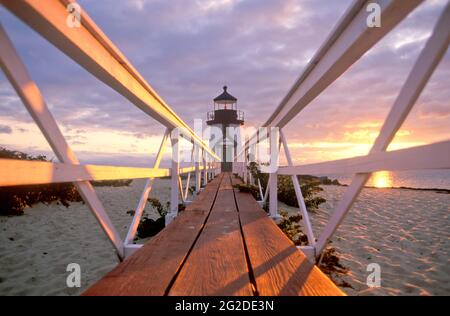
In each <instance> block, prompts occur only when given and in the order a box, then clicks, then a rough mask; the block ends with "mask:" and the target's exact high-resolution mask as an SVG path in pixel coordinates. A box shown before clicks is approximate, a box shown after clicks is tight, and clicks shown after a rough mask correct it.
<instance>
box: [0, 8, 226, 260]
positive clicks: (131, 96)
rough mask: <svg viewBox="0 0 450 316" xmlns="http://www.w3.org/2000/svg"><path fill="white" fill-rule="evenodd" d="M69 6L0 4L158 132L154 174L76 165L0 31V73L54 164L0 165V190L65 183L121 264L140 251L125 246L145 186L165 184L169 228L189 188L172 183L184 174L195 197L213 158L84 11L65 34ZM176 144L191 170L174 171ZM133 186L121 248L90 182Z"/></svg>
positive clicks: (176, 168) (145, 193)
mask: <svg viewBox="0 0 450 316" xmlns="http://www.w3.org/2000/svg"><path fill="white" fill-rule="evenodd" d="M71 2H72V1H68V0H60V1H59V0H47V1H45V4H43V2H42V1H39V0H25V1H13V0H2V1H1V4H2V5H4V6H5V7H6V8H7V9H8V10H9V11H10V12H11V13H13V14H14V15H16V16H17V17H18V18H19V19H21V20H22V21H23V22H25V23H26V24H28V25H29V26H30V27H31V28H33V29H34V30H35V31H37V32H38V33H39V34H40V35H42V36H43V37H44V38H46V39H47V40H48V41H49V42H50V43H52V44H53V45H55V46H56V47H57V48H58V49H59V50H61V51H62V52H64V53H65V54H66V55H67V56H69V57H70V58H72V59H73V60H74V61H75V62H77V63H78V64H79V65H80V66H82V67H83V68H85V69H86V70H87V71H88V72H90V73H91V74H92V75H94V76H95V77H97V78H98V79H99V80H101V81H102V82H104V83H105V84H106V85H108V86H110V87H111V88H113V89H114V90H115V91H117V92H118V93H120V94H121V95H122V96H124V97H125V98H127V99H128V100H129V101H131V103H133V104H134V105H135V106H137V107H138V108H140V109H141V110H142V111H143V112H144V113H146V114H147V115H149V116H151V117H153V118H154V119H156V120H157V121H159V122H160V123H162V124H163V125H164V126H165V127H166V131H165V134H164V136H163V139H162V142H161V145H160V147H159V150H158V153H157V155H156V158H155V163H154V167H153V168H136V167H130V166H127V167H117V166H98V165H80V163H79V161H78V158H77V157H76V155H75V153H74V152H73V151H72V149H71V148H70V146H69V144H68V143H67V141H66V139H65V138H64V136H63V134H62V132H61V130H60V129H59V127H58V124H57V123H56V120H55V119H54V117H53V115H52V114H51V112H50V110H49V108H48V106H47V104H46V102H45V99H44V97H43V96H42V94H41V92H40V90H39V88H38V86H37V85H36V83H35V82H34V81H33V79H32V78H31V76H30V75H29V73H28V70H27V69H26V66H25V64H24V63H23V62H22V61H21V59H20V57H19V55H18V54H17V52H16V50H15V48H14V46H13V44H12V42H11V40H10V39H9V38H8V36H7V34H6V32H5V31H4V29H3V27H2V26H1V24H0V43H1V45H0V46H1V50H0V66H1V68H2V70H3V71H4V72H5V74H6V77H7V79H8V80H9V81H10V82H11V84H12V86H13V87H14V89H15V90H16V92H17V94H18V95H19V97H20V98H21V100H22V102H23V103H24V105H25V107H26V108H27V110H28V112H29V113H30V114H31V116H32V118H33V120H34V121H35V122H36V124H37V125H38V127H39V129H40V130H41V132H42V133H43V134H44V136H45V138H46V140H47V141H48V143H49V145H50V147H51V148H52V150H53V151H54V153H55V154H56V156H57V158H58V160H59V161H60V163H53V162H42V161H20V160H11V159H0V169H1V170H2V179H1V180H0V186H14V185H25V184H42V183H59V182H73V183H74V185H75V186H76V188H77V190H78V192H79V193H80V195H81V197H82V198H83V200H84V201H85V202H86V205H87V206H88V207H89V209H90V210H91V212H92V213H93V215H94V216H95V217H96V219H97V221H98V223H99V224H100V226H101V227H102V229H103V231H104V232H105V234H106V236H107V237H108V239H109V240H110V242H111V243H112V245H113V246H114V248H115V249H116V251H117V254H118V256H119V257H120V258H125V257H126V256H128V255H130V254H131V253H132V252H133V251H135V250H136V249H137V248H138V247H140V246H139V245H134V244H132V241H133V239H134V237H135V235H136V230H137V227H138V224H139V222H140V219H141V217H142V214H143V210H144V208H145V205H146V203H147V199H148V195H149V193H150V191H151V189H152V184H153V180H154V179H155V178H160V177H164V176H170V177H171V191H170V192H171V193H170V194H171V201H170V202H171V207H170V212H169V214H168V215H166V218H165V219H166V223H169V222H170V221H171V219H173V218H174V217H175V216H177V214H178V202H179V195H180V193H181V200H182V201H183V202H187V201H186V197H187V195H188V186H189V181H188V183H187V185H186V189H185V190H184V193H183V188H182V183H181V179H180V175H181V174H184V173H188V174H189V175H188V179H189V180H190V173H191V172H195V176H196V191H197V192H198V191H199V190H200V184H201V181H200V178H201V177H203V179H204V183H205V184H206V183H207V182H208V180H209V179H210V178H211V177H212V176H213V175H214V173H215V172H216V171H217V164H216V163H213V161H220V157H218V156H217V155H216V154H215V153H214V151H213V150H212V149H211V148H209V146H208V145H207V144H206V142H204V141H203V139H202V138H201V136H199V135H197V134H196V133H195V132H194V131H193V130H192V129H191V128H190V127H189V126H188V125H187V124H186V123H185V122H184V121H183V120H182V119H181V118H180V117H178V115H177V114H176V113H175V112H174V111H173V110H172V109H171V108H170V107H169V106H168V105H167V104H166V103H165V102H164V101H163V100H162V99H161V97H160V96H159V95H158V94H157V93H156V92H155V91H154V90H153V89H152V88H151V86H150V85H149V84H148V83H147V82H146V81H145V80H144V79H143V78H142V76H141V75H140V74H139V73H138V72H137V70H136V69H135V68H134V67H133V66H132V65H131V64H130V62H129V61H128V60H127V59H126V58H125V57H124V56H123V55H122V53H121V52H120V51H119V50H118V49H117V47H116V46H114V44H112V42H111V41H110V40H109V39H108V37H106V35H105V34H104V33H103V32H102V31H101V30H100V29H99V28H98V26H97V25H96V24H95V23H94V22H93V21H92V20H91V19H90V18H89V16H88V15H87V13H86V12H85V11H82V12H81V23H80V27H75V28H71V27H69V26H68V25H67V23H66V20H67V16H68V12H67V10H66V8H67V5H68V4H70V3H71ZM169 134H170V139H171V141H172V168H170V169H164V168H159V164H160V161H161V158H162V154H163V151H164V147H165V143H166V141H167V139H168V137H169ZM180 137H184V138H186V139H187V140H189V141H191V143H192V144H193V149H192V150H193V152H194V151H195V159H194V164H195V166H194V167H187V168H180V166H179V161H178V158H179V148H178V141H179V138H180ZM200 150H201V153H200ZM136 178H146V179H147V181H146V184H145V186H144V189H143V192H142V194H141V198H140V200H139V203H138V205H137V207H136V211H135V215H134V216H133V219H132V223H131V225H130V227H129V231H128V233H127V236H126V238H125V240H123V241H122V240H121V237H120V235H119V234H118V231H117V229H116V228H115V226H114V225H113V224H112V221H111V220H110V218H109V216H108V214H107V212H106V210H105V208H104V206H103V204H102V203H101V201H100V199H99V198H98V196H97V194H96V192H95V190H94V188H93V186H92V184H91V183H90V181H93V180H114V179H136ZM178 185H180V188H179V186H178Z"/></svg>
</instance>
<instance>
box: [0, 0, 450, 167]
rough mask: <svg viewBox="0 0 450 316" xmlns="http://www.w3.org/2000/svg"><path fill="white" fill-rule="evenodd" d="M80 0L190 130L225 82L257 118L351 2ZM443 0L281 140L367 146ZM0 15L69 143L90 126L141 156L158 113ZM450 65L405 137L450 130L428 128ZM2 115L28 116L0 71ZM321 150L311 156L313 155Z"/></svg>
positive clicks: (440, 108) (252, 121) (444, 102)
mask: <svg viewBox="0 0 450 316" xmlns="http://www.w3.org/2000/svg"><path fill="white" fill-rule="evenodd" d="M78 2H79V3H80V4H81V6H82V8H83V9H84V10H86V12H87V13H88V14H89V15H90V16H91V18H92V19H93V20H94V21H95V22H96V23H97V24H98V25H99V26H100V28H101V29H102V30H103V31H104V32H105V33H106V34H107V35H108V36H109V37H110V39H111V40H112V41H113V42H114V43H115V44H116V45H117V47H118V48H119V49H120V50H121V51H122V52H123V53H124V55H125V56H127V58H128V59H129V60H130V61H131V62H132V64H133V65H134V66H135V68H136V69H138V70H139V71H140V72H141V74H142V75H143V77H144V78H146V80H147V81H148V82H149V83H150V84H151V85H152V87H153V88H154V89H155V90H156V91H157V92H158V93H159V94H160V95H161V97H162V98H163V99H164V100H165V101H166V102H167V103H168V104H169V105H170V106H171V107H172V108H173V109H174V110H175V111H176V112H177V114H178V115H179V116H180V117H182V118H183V119H184V120H185V121H186V122H187V123H188V124H190V125H193V120H194V119H195V118H203V119H205V116H206V112H207V111H210V110H212V99H213V98H214V97H215V96H217V95H218V94H219V93H220V92H221V87H222V86H223V85H224V84H227V85H228V86H229V91H230V93H232V94H233V95H235V96H236V97H237V98H238V99H239V100H238V107H239V109H241V110H243V111H244V112H245V118H246V124H247V125H259V124H261V123H263V122H265V121H266V120H267V117H268V116H269V115H270V114H271V113H272V111H273V110H274V108H275V107H276V106H277V105H278V104H279V102H280V100H281V99H282V98H283V96H284V95H285V94H286V92H287V91H288V89H289V88H290V87H291V86H292V83H293V82H294V81H295V79H296V78H297V77H298V76H299V74H300V73H301V71H302V69H303V68H304V67H305V66H306V64H307V63H308V61H309V60H310V58H311V57H312V56H313V54H314V52H315V51H316V50H317V49H318V48H319V46H320V45H321V44H322V42H323V41H324V40H325V38H326V37H327V35H328V34H329V33H330V31H331V30H332V28H333V26H334V25H335V24H336V23H337V21H338V19H339V18H340V16H341V15H342V14H343V12H345V10H346V9H347V7H348V6H349V5H350V4H351V0H345V1H341V0H335V1H329V0H322V1H317V0H272V1H261V0H218V1H212V0H211V1H200V0H191V1H185V0H179V1H175V0H174V1H165V0H133V1H113V0H109V1H87V0H79V1H78ZM445 3H446V1H442V0H439V1H425V3H424V4H422V5H420V6H419V7H418V9H416V10H415V11H414V12H413V13H412V14H411V15H410V16H409V17H408V18H407V19H405V20H404V21H403V22H401V23H400V25H398V26H397V27H396V28H395V29H394V31H393V32H391V33H390V34H388V35H387V36H386V37H385V38H384V39H383V40H382V41H380V42H379V43H378V44H377V45H376V46H375V47H374V49H373V50H371V51H370V52H369V53H368V54H366V55H365V56H363V58H361V60H359V61H358V62H357V63H355V65H353V66H352V67H351V68H350V69H349V70H348V71H347V72H346V73H345V74H344V75H343V76H342V77H341V78H339V79H338V80H337V81H336V82H335V83H333V84H332V85H331V86H330V87H329V88H328V89H327V90H326V91H325V93H324V94H322V95H320V96H319V97H318V98H317V99H316V100H314V101H313V102H312V103H311V104H310V105H309V106H308V107H307V108H306V109H305V110H304V111H303V112H302V113H301V114H300V115H299V116H298V117H297V118H295V119H294V120H293V121H292V122H291V123H290V124H289V125H288V126H286V130H285V132H286V135H287V137H288V139H289V140H291V141H293V142H304V143H309V144H323V143H333V142H349V141H352V142H358V141H363V140H362V139H364V140H370V141H372V139H373V137H375V135H376V133H377V132H378V131H379V128H380V127H381V124H382V122H383V121H384V119H385V117H386V115H387V114H388V112H389V109H390V107H391V106H392V104H393V102H394V101H395V98H396V97H397V95H398V92H399V90H400V88H401V86H402V84H403V82H404V81H405V79H406V77H407V75H408V73H409V71H410V69H411V67H412V66H413V64H414V61H415V59H416V58H417V56H418V54H419V52H420V49H421V47H423V45H424V44H425V42H426V40H427V38H428V36H429V34H431V30H432V27H433V26H434V24H435V21H436V20H437V17H438V16H439V14H440V12H441V10H442V9H443V7H444V6H445ZM130 17H132V18H130ZM0 19H1V20H2V25H4V27H5V29H6V30H7V32H8V33H9V34H10V36H11V38H12V40H13V42H14V44H15V46H16V47H17V49H18V52H19V54H20V56H21V57H22V59H23V60H24V61H25V63H26V65H27V67H28V68H29V71H30V74H31V76H32V77H33V79H34V80H35V81H36V82H37V84H38V86H39V87H40V88H41V90H42V93H43V95H44V97H45V99H46V101H47V104H48V105H49V107H50V108H51V110H52V113H53V114H54V116H55V118H56V120H57V122H58V123H59V125H60V126H61V128H62V129H63V131H64V133H65V135H68V136H69V137H73V136H74V135H75V134H77V133H75V132H74V131H75V130H78V131H80V132H79V133H78V134H80V135H83V136H85V137H86V139H81V138H78V139H75V138H73V139H71V141H74V142H85V144H83V145H82V144H79V146H81V145H82V147H83V150H86V151H87V150H88V148H91V149H93V151H95V150H94V149H95V148H94V147H95V146H96V145H98V142H97V141H96V140H95V139H93V136H92V135H98V134H96V132H95V133H93V134H92V135H89V133H91V132H92V131H99V130H103V131H107V132H110V133H112V135H117V137H118V138H117V139H118V140H117V144H118V143H119V142H120V144H121V145H120V146H123V147H120V146H118V145H117V144H116V143H115V142H116V138H113V137H111V139H110V142H109V143H110V145H108V144H105V145H102V146H106V147H107V146H110V147H109V149H108V150H109V151H113V150H116V151H117V152H120V151H121V150H123V151H130V150H136V151H142V150H141V149H139V148H137V147H136V145H127V142H132V143H133V144H134V142H136V144H142V142H141V141H143V140H145V139H148V138H151V137H154V136H156V135H161V134H162V133H163V130H164V128H162V127H161V125H160V124H159V123H157V122H156V121H155V120H154V119H152V118H151V117H149V116H147V115H146V114H144V113H143V112H142V111H141V110H139V109H138V108H136V107H135V106H134V105H132V104H130V102H129V101H128V100H126V99H125V98H124V97H122V96H120V95H118V94H117V93H116V92H115V91H113V90H112V89H110V88H109V87H107V86H105V85H104V84H103V83H101V82H99V81H98V80H97V79H96V78H95V77H93V76H92V75H91V74H89V73H88V72H87V71H85V70H84V69H82V68H81V67H80V66H78V65H77V64H76V63H75V62H73V61H72V60H70V59H69V58H67V57H66V56H65V55H63V54H62V53H61V52H59V51H58V50H57V49H55V48H54V47H53V46H52V45H50V44H49V43H47V42H46V41H45V40H44V39H42V38H41V37H40V36H38V35H37V34H36V33H35V32H34V31H32V30H30V29H29V28H28V27H27V26H25V25H24V24H23V23H22V22H20V21H18V20H17V19H16V18H15V17H13V16H12V15H11V14H10V13H8V12H7V11H6V10H5V9H4V8H3V7H0ZM449 69H450V57H449V54H448V53H447V54H446V56H445V58H444V60H443V61H442V63H441V65H440V66H439V70H438V71H436V74H434V75H433V78H432V81H430V83H429V84H428V85H427V88H426V90H425V91H424V93H423V95H422V96H421V98H420V100H419V102H418V105H417V107H420V111H419V112H418V117H415V118H414V119H412V120H411V123H410V124H411V125H412V126H411V125H408V126H407V130H408V131H411V135H409V137H420V139H421V140H426V139H432V138H433V137H434V136H433V137H432V136H431V135H434V134H440V135H448V134H449V133H450V127H448V126H447V127H445V126H444V124H442V123H439V124H437V123H436V122H437V121H438V120H439V122H441V121H443V119H442V118H446V117H447V116H448V108H449V107H448V100H449V98H450V95H449V92H448V88H447V86H446V81H447V79H446V78H448V77H450V70H449ZM1 117H3V118H14V119H16V120H20V121H22V122H32V120H31V117H30V115H29V114H28V113H27V111H26V109H25V107H24V106H23V104H22V102H21V101H20V99H19V98H18V97H17V95H16V93H15V91H14V90H13V89H12V87H11V86H10V84H9V83H8V82H7V81H6V78H5V77H4V76H3V75H2V74H0V118H1ZM420 118H422V119H420ZM433 124H434V125H435V127H433V128H431V127H430V125H433ZM447 125H448V124H447ZM360 130H363V131H364V130H367V132H358V131H360ZM358 133H359V134H358ZM124 135H126V136H124ZM442 137H444V136H442ZM125 138H126V141H125ZM433 139H434V138H433ZM136 148H137V149H136ZM105 149H106V148H105ZM314 155H315V156H314ZM325 155H326V154H321V153H320V152H314V153H311V157H313V156H314V157H315V159H317V160H320V159H322V158H323V157H325ZM325 158H326V157H325Z"/></svg>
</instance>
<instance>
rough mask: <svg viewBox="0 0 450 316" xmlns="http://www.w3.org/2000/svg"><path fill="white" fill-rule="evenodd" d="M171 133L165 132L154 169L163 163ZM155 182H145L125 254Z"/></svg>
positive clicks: (128, 235)
mask: <svg viewBox="0 0 450 316" xmlns="http://www.w3.org/2000/svg"><path fill="white" fill-rule="evenodd" d="M169 133H170V130H169V129H166V131H165V132H164V135H163V138H162V140H161V144H160V145H159V150H158V152H157V154H156V157H155V162H154V163H153V168H159V164H160V163H161V159H162V156H163V153H164V147H165V146H166V142H167V139H168V138H169ZM154 180H155V178H150V179H147V181H146V182H145V186H144V190H143V191H142V194H141V198H140V199H139V203H138V205H137V207H136V210H135V211H134V216H133V220H132V222H131V225H130V227H129V228H128V233H127V236H126V237H125V241H124V244H125V252H127V251H126V250H127V249H126V248H127V247H128V246H129V245H132V243H133V240H134V237H135V236H136V231H137V228H138V226H139V223H140V221H141V217H142V214H143V212H144V208H145V205H146V204H147V199H148V196H149V194H150V191H151V190H152V186H153V182H154ZM125 256H127V253H125Z"/></svg>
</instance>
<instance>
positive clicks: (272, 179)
mask: <svg viewBox="0 0 450 316" xmlns="http://www.w3.org/2000/svg"><path fill="white" fill-rule="evenodd" d="M269 133H270V165H271V166H270V168H271V171H272V172H270V176H269V197H270V199H269V215H270V217H271V218H272V219H274V220H278V219H280V218H281V216H280V214H278V187H277V186H278V172H277V171H278V153H279V150H280V137H279V133H278V128H269Z"/></svg>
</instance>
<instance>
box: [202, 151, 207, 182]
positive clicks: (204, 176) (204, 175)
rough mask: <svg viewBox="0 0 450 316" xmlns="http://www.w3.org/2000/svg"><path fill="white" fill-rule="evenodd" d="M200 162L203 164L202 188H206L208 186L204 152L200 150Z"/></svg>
mask: <svg viewBox="0 0 450 316" xmlns="http://www.w3.org/2000/svg"><path fill="white" fill-rule="evenodd" d="M202 162H203V164H202V165H203V186H206V185H207V184H208V173H207V170H206V157H205V151H204V150H203V149H202Z"/></svg>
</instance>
